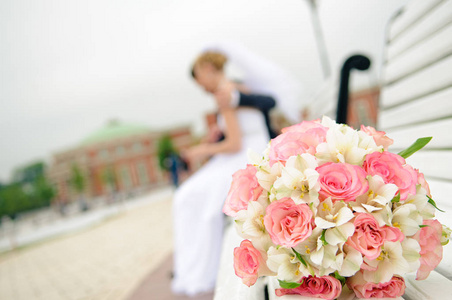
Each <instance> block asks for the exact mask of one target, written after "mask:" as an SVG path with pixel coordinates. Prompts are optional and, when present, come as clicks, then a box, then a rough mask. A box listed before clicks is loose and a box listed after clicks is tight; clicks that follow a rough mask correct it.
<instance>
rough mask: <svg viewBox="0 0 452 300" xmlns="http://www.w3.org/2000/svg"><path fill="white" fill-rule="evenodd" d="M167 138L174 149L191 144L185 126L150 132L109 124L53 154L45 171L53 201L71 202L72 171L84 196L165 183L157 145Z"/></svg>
mask: <svg viewBox="0 0 452 300" xmlns="http://www.w3.org/2000/svg"><path fill="white" fill-rule="evenodd" d="M166 134H168V135H170V137H171V138H172V141H173V144H174V146H175V147H176V149H179V150H181V149H184V148H187V147H188V146H190V145H191V143H192V136H191V131H190V129H189V127H187V126H181V127H177V128H172V129H170V130H168V131H165V132H163V131H151V130H150V129H149V128H148V127H146V126H140V125H134V124H127V123H121V122H118V121H110V122H109V123H108V124H107V125H106V126H105V127H103V128H101V129H99V130H97V131H95V132H93V133H92V134H90V135H89V136H87V137H86V138H85V139H83V141H82V142H81V143H80V144H79V145H77V146H75V147H73V148H72V149H69V150H66V151H62V152H58V153H55V154H54V155H53V161H52V164H51V167H50V170H49V172H48V176H49V179H50V180H51V181H52V182H53V183H54V185H55V187H56V188H57V196H56V201H57V202H59V203H66V202H72V201H74V200H75V199H76V198H77V197H78V193H77V192H76V191H75V190H74V189H73V188H72V185H71V177H72V176H73V173H74V171H73V168H74V167H76V168H78V169H79V170H80V173H81V174H82V176H83V178H84V179H85V180H84V181H85V182H86V187H85V189H84V191H83V194H84V196H86V197H88V198H91V197H98V196H106V195H109V194H111V193H112V192H125V193H128V192H134V191H144V190H146V189H149V188H151V187H152V186H156V185H161V184H166V183H168V182H169V179H168V176H167V174H164V173H163V172H162V170H161V169H160V168H159V165H158V158H157V144H158V141H159V139H160V138H161V137H162V136H163V135H166Z"/></svg>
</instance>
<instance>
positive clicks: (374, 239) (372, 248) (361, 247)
mask: <svg viewBox="0 0 452 300" xmlns="http://www.w3.org/2000/svg"><path fill="white" fill-rule="evenodd" d="M354 225H355V232H354V233H353V235H352V236H351V237H349V239H348V240H347V244H348V245H350V246H352V247H353V248H355V249H356V250H358V251H359V252H360V253H361V254H362V255H364V256H365V257H367V258H368V259H370V260H373V259H376V258H377V257H378V256H379V255H380V252H381V246H383V244H384V243H385V242H386V241H390V242H395V241H402V240H403V239H404V235H403V233H402V232H401V231H400V229H398V228H396V227H390V226H386V225H385V226H383V227H380V225H378V222H377V220H375V218H374V216H372V215H371V214H368V213H360V214H358V215H357V216H356V218H355V221H354Z"/></svg>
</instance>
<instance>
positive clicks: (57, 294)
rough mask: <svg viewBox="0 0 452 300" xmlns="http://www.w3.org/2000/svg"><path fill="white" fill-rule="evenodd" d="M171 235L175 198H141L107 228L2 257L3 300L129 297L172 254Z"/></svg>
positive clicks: (0, 288)
mask: <svg viewBox="0 0 452 300" xmlns="http://www.w3.org/2000/svg"><path fill="white" fill-rule="evenodd" d="M147 197H151V198H152V196H151V195H149V196H147ZM154 198H155V197H154ZM171 236H172V232H171V194H170V193H166V196H165V197H162V194H160V195H159V199H146V198H145V199H142V200H141V201H137V202H135V204H132V205H128V206H126V207H125V208H124V210H123V211H122V212H120V213H118V214H115V215H112V216H111V217H110V219H109V220H106V221H104V222H103V223H102V224H98V225H95V226H94V227H91V228H89V229H85V230H84V231H81V232H78V233H72V234H71V235H68V236H63V237H59V238H54V239H53V240H50V241H46V242H42V243H41V244H39V243H38V244H33V245H30V246H27V247H24V248H21V249H17V250H15V251H12V252H9V253H5V254H2V255H0V299H13V300H22V299H24V300H25V299H26V300H30V299H45V300H52V299H96V300H97V299H127V298H128V297H129V296H130V295H132V294H133V293H134V292H135V290H136V288H137V287H139V286H140V284H142V283H143V280H144V279H145V278H147V276H149V274H153V271H154V270H156V269H157V268H158V266H159V265H160V264H161V263H162V261H165V259H166V258H167V257H168V255H169V254H170V253H171V250H172V238H171ZM142 299H155V298H153V297H152V295H149V297H147V298H142Z"/></svg>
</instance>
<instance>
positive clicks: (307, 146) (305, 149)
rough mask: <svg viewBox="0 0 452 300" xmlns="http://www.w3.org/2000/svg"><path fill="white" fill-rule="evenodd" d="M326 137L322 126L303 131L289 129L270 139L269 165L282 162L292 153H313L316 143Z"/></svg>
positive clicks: (321, 141)
mask: <svg viewBox="0 0 452 300" xmlns="http://www.w3.org/2000/svg"><path fill="white" fill-rule="evenodd" d="M325 139H326V131H325V130H324V129H322V128H312V129H309V130H307V131H305V132H301V131H296V130H289V131H287V132H286V133H283V134H280V135H278V136H277V137H276V138H274V139H272V140H271V141H270V152H269V153H268V157H269V159H270V160H269V161H270V165H273V164H274V163H276V162H278V161H280V162H282V163H283V164H285V163H286V161H287V159H288V158H289V157H291V156H294V155H299V154H303V153H309V154H312V155H314V154H315V151H316V147H317V145H318V144H320V143H323V142H324V141H325Z"/></svg>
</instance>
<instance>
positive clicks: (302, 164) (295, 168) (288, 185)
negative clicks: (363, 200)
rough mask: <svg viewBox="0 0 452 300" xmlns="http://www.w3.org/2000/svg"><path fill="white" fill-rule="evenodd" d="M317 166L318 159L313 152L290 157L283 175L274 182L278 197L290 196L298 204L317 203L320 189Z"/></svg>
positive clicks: (283, 169)
mask: <svg viewBox="0 0 452 300" xmlns="http://www.w3.org/2000/svg"><path fill="white" fill-rule="evenodd" d="M317 166H318V164H317V161H316V159H315V157H314V156H313V155H311V154H308V153H303V154H301V155H297V156H292V157H290V158H289V159H288V160H287V162H286V165H285V167H283V168H282V172H281V177H279V178H278V179H276V181H275V182H274V184H273V187H274V189H275V196H276V199H278V200H279V199H281V198H284V197H290V198H292V200H293V201H294V202H295V203H296V204H300V203H313V202H314V203H316V204H317V203H318V196H319V193H318V191H319V190H320V185H319V183H318V178H319V173H317V171H316V170H315V168H316V167H317ZM316 206H317V205H316Z"/></svg>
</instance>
